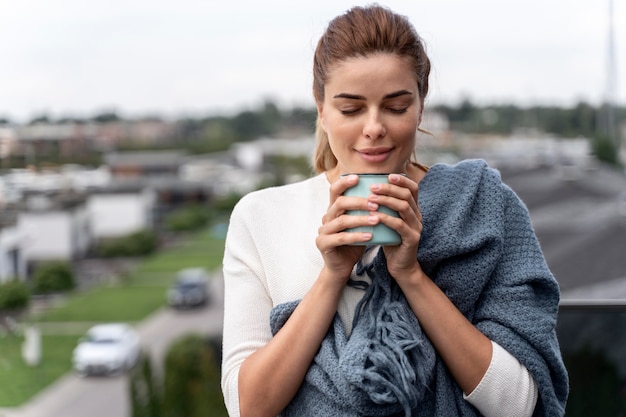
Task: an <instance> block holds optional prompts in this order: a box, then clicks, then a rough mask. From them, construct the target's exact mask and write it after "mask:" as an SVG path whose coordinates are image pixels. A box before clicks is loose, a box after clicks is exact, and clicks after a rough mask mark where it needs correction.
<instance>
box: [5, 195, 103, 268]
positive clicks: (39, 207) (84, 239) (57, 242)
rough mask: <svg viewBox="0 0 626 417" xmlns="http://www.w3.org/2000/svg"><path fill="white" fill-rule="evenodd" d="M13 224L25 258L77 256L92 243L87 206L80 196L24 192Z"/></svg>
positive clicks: (52, 258)
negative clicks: (21, 239)
mask: <svg viewBox="0 0 626 417" xmlns="http://www.w3.org/2000/svg"><path fill="white" fill-rule="evenodd" d="M17 227H18V230H19V232H20V234H21V235H22V236H23V238H24V244H23V248H24V257H25V259H26V261H27V262H39V261H47V260H68V261H69V260H72V259H76V258H80V257H82V256H84V255H85V254H86V253H87V251H88V250H89V248H90V246H91V243H92V239H91V234H90V232H89V217H88V212H87V208H86V205H85V202H84V199H80V198H72V199H63V198H59V196H50V195H45V194H33V195H28V196H26V197H25V208H24V209H23V210H22V211H21V212H20V213H19V215H18V221H17Z"/></svg>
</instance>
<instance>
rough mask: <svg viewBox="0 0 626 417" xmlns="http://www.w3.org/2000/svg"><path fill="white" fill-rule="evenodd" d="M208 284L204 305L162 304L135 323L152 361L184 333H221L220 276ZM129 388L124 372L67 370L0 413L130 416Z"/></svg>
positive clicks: (0, 416)
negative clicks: (209, 299)
mask: <svg viewBox="0 0 626 417" xmlns="http://www.w3.org/2000/svg"><path fill="white" fill-rule="evenodd" d="M210 285H211V293H212V294H213V296H214V297H213V299H212V302H211V303H210V304H209V305H208V306H207V307H204V308H202V309H197V310H188V311H175V310H172V309H169V308H163V309H161V310H159V311H157V312H155V313H154V314H152V315H151V316H150V317H148V318H147V319H146V320H144V321H143V322H141V323H140V324H138V325H137V326H136V327H137V330H138V331H139V334H140V337H141V344H142V346H143V348H144V351H145V352H148V353H149V354H150V356H151V357H152V359H153V361H154V362H153V363H155V364H156V363H162V358H163V356H164V354H165V352H166V351H167V348H168V346H169V345H170V343H171V342H172V341H174V340H175V339H177V338H179V337H181V336H183V335H185V334H188V333H199V334H203V335H218V334H221V331H222V319H223V309H224V299H223V282H222V279H221V276H219V275H217V276H215V277H214V279H212V280H211V281H210ZM128 388H129V382H128V377H127V376H117V377H102V378H99V377H90V378H81V377H79V376H77V375H75V374H74V373H68V374H66V375H64V376H62V377H61V378H59V379H58V380H57V381H56V382H54V383H53V384H52V385H51V386H49V387H48V388H47V389H45V390H44V391H43V392H41V393H39V394H38V395H36V396H35V397H34V398H33V399H32V400H31V401H29V402H28V403H26V404H24V405H22V406H21V407H18V408H10V409H0V417H130V416H131V415H130V402H129V389H128Z"/></svg>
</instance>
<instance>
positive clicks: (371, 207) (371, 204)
mask: <svg viewBox="0 0 626 417" xmlns="http://www.w3.org/2000/svg"><path fill="white" fill-rule="evenodd" d="M367 207H368V208H369V209H370V210H372V211H376V210H378V204H376V203H372V202H371V201H368V202H367Z"/></svg>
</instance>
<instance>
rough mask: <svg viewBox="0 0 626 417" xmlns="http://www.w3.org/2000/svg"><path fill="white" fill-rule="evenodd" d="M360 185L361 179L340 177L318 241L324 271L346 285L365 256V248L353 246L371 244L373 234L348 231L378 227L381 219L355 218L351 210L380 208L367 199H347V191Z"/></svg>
mask: <svg viewBox="0 0 626 417" xmlns="http://www.w3.org/2000/svg"><path fill="white" fill-rule="evenodd" d="M358 181H359V177H358V176H357V175H348V176H345V177H339V179H338V180H337V181H335V182H334V183H333V184H331V186H330V205H329V207H328V211H327V212H326V214H325V215H324V217H323V218H322V226H320V228H319V230H318V236H317V239H316V240H315V243H316V245H317V248H318V249H319V251H320V252H321V254H322V257H323V258H324V265H325V266H324V269H325V270H326V272H327V273H329V274H330V276H333V277H335V278H336V279H338V280H340V281H342V283H343V284H345V282H346V281H347V280H348V278H349V277H350V273H351V272H352V269H353V268H354V265H355V264H356V263H357V261H358V260H359V258H360V257H361V256H362V255H363V252H364V250H365V247H364V246H350V245H351V244H352V243H356V242H367V241H369V240H371V238H372V234H371V233H358V232H356V233H355V232H346V231H345V230H346V229H348V228H352V227H358V226H371V225H374V224H378V222H379V221H380V220H379V218H378V217H377V216H375V215H370V216H351V215H348V214H347V213H346V211H347V210H365V211H370V212H373V211H375V210H376V209H378V204H376V203H374V202H368V200H367V199H365V198H360V197H346V196H344V195H343V193H344V191H345V190H347V189H348V188H350V187H352V186H354V185H355V184H356V183H357V182H358Z"/></svg>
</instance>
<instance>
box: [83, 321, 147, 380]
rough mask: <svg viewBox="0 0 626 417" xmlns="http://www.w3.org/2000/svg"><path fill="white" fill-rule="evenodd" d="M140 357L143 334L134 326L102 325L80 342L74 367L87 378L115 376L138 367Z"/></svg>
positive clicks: (94, 327) (93, 328)
mask: <svg viewBox="0 0 626 417" xmlns="http://www.w3.org/2000/svg"><path fill="white" fill-rule="evenodd" d="M140 354H141V346H140V343H139V334H138V333H137V331H136V330H135V329H134V328H133V327H132V326H130V325H128V324H125V323H108V324H98V325H95V326H93V327H91V328H90V329H89V330H88V331H87V333H86V334H85V336H83V337H81V338H80V339H79V341H78V345H77V346H76V348H75V349H74V352H73V354H72V363H73V367H74V370H75V371H76V372H77V373H78V374H80V375H83V376H87V375H114V374H120V373H123V372H125V371H128V370H129V369H131V368H132V367H133V366H135V364H136V363H137V361H138V359H139V356H140Z"/></svg>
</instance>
